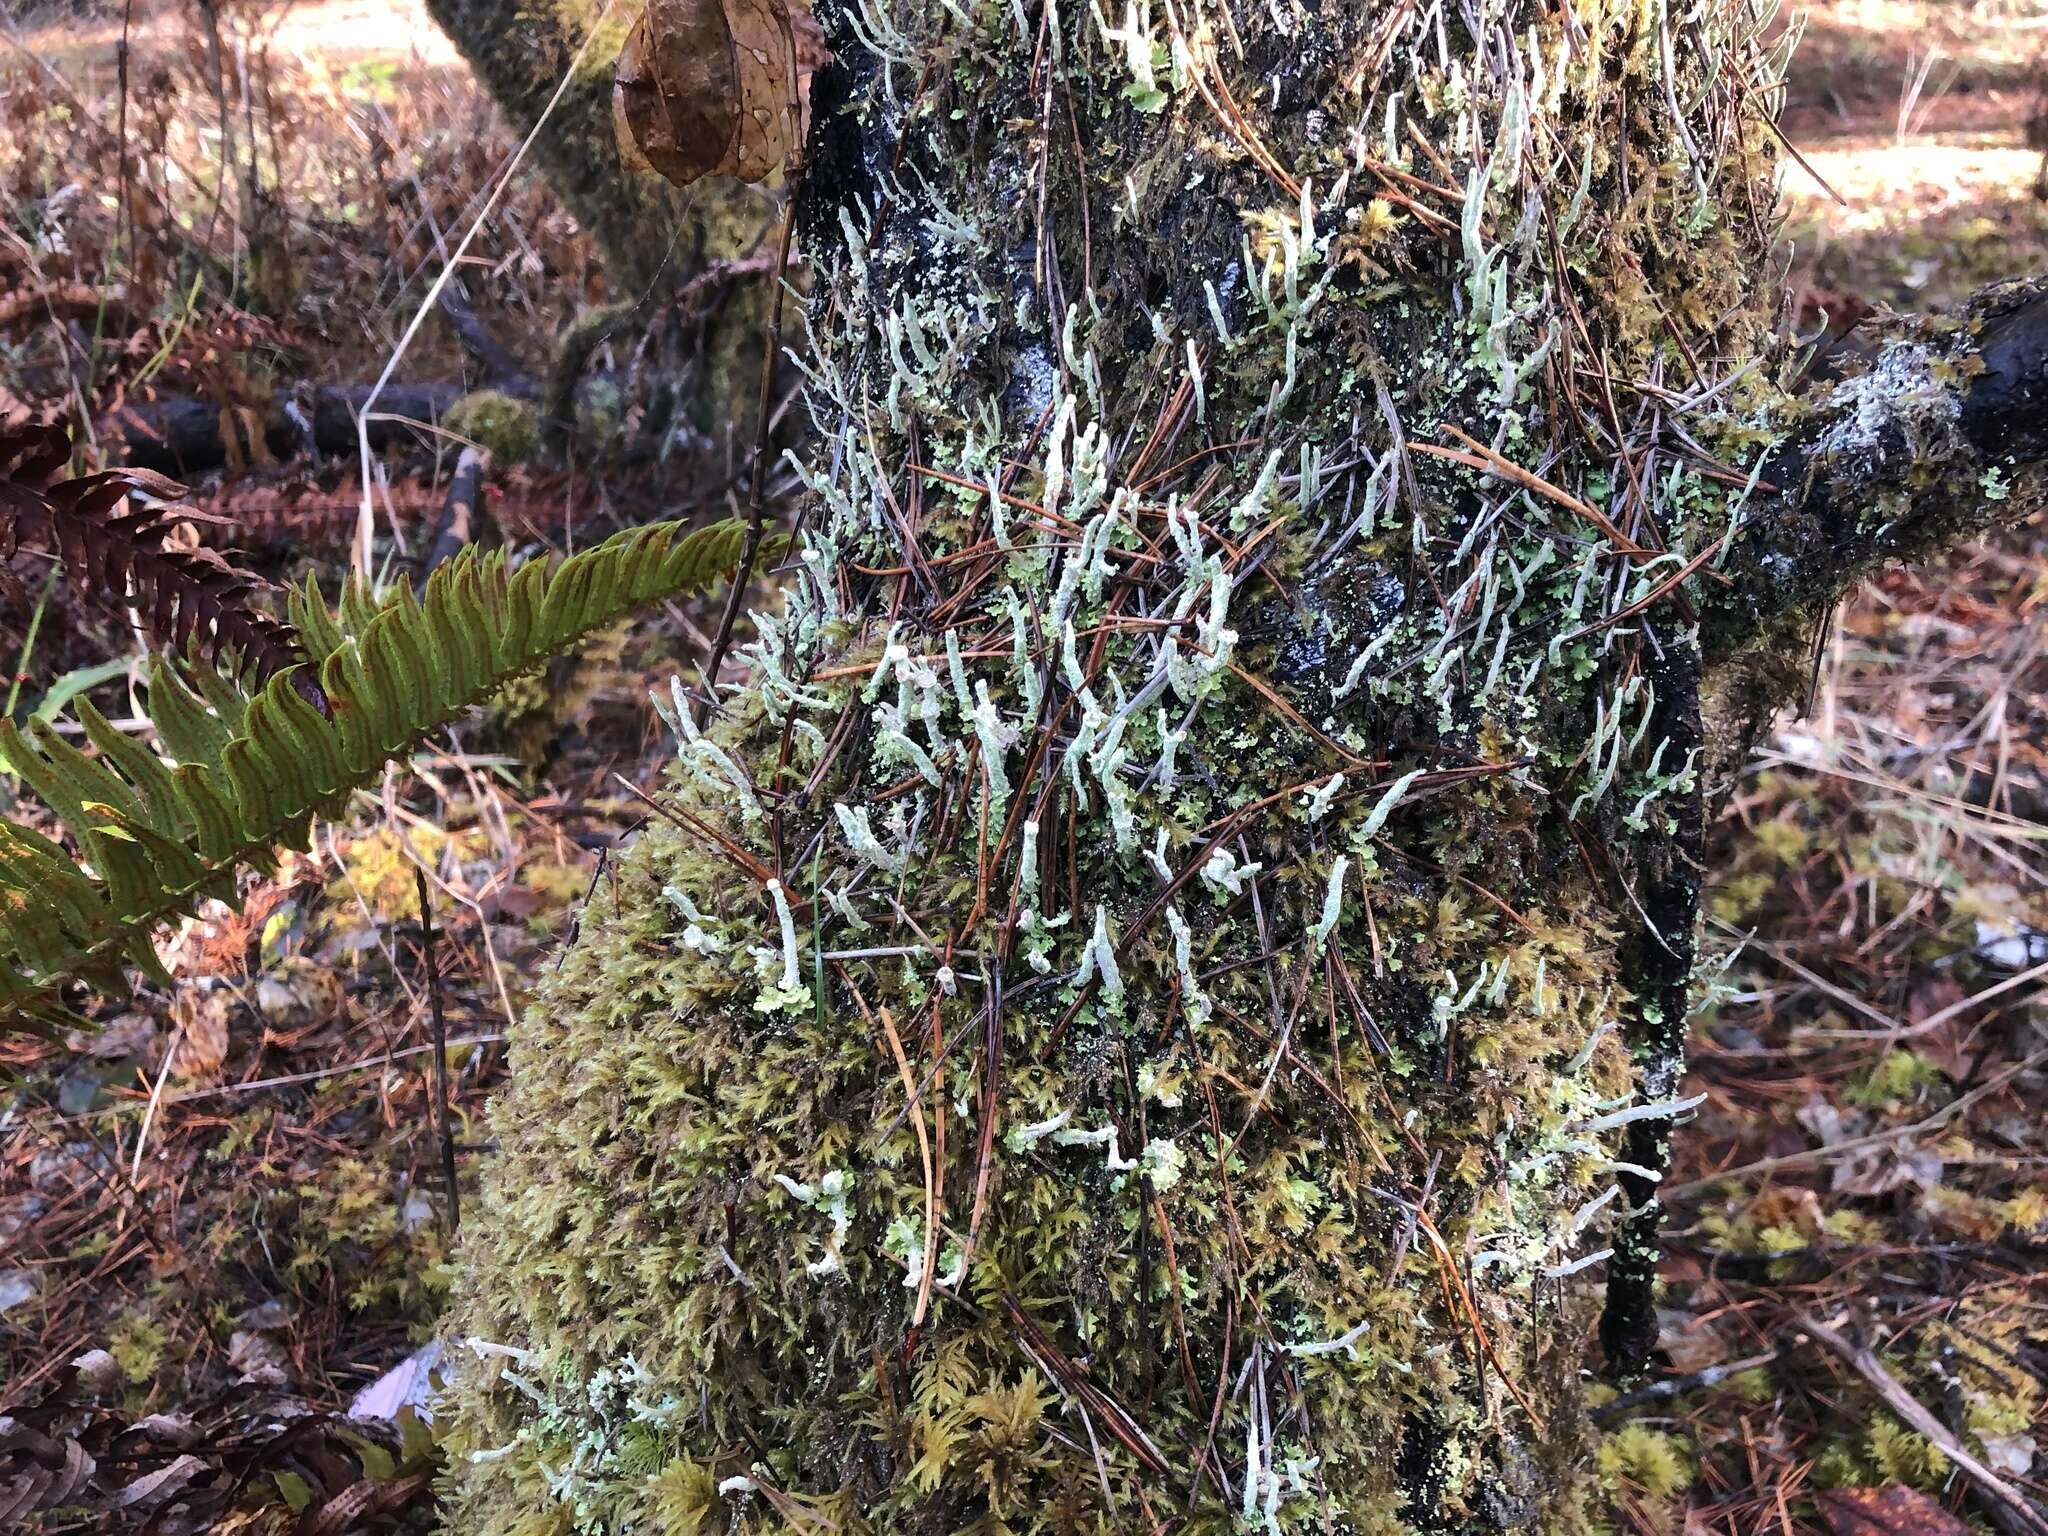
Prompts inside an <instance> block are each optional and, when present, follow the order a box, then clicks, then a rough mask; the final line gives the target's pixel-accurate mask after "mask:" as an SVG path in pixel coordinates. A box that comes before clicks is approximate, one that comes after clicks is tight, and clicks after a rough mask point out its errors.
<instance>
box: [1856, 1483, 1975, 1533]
mask: <svg viewBox="0 0 2048 1536" xmlns="http://www.w3.org/2000/svg"><path fill="white" fill-rule="evenodd" d="M1818 1503H1819V1505H1820V1513H1821V1518H1822V1519H1823V1520H1825V1521H1826V1522H1827V1528H1828V1536H1965V1533H1966V1532H1968V1530H1969V1529H1970V1528H1969V1527H1968V1526H1967V1525H1965V1524H1963V1522H1962V1521H1960V1520H1958V1519H1957V1518H1956V1517H1955V1516H1954V1515H1952V1514H1950V1513H1949V1512H1948V1511H1947V1510H1945V1509H1943V1508H1942V1507H1941V1506H1940V1505H1939V1504H1937V1503H1935V1502H1934V1500H1932V1499H1930V1498H1928V1497H1927V1495H1926V1494H1924V1493H1921V1492H1919V1491H1918V1490H1917V1489H1913V1488H1907V1487H1903V1486H1900V1485H1896V1484H1895V1485H1893V1486H1891V1487H1888V1488H1833V1489H1830V1490H1828V1491H1827V1492H1825V1493H1823V1494H1821V1495H1820V1498H1819V1500H1818Z"/></svg>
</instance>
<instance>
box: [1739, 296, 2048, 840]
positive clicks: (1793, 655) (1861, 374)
mask: <svg viewBox="0 0 2048 1536" xmlns="http://www.w3.org/2000/svg"><path fill="white" fill-rule="evenodd" d="M1858 340H1859V342H1861V343H1862V345H1861V346H1860V347H1859V352H1858V363H1857V365H1856V367H1855V370H1854V371H1850V370H1847V369H1845V370H1843V371H1842V372H1841V373H1840V374H1839V375H1837V376H1835V377H1832V378H1828V379H1826V380H1823V381H1820V382H1817V383H1815V384H1814V385H1813V386H1811V387H1810V388H1809V390H1808V391H1807V393H1806V395H1805V396H1804V397H1803V398H1802V399H1801V400H1799V401H1798V402H1797V403H1796V404H1795V406H1794V407H1793V409H1794V411H1795V412H1796V413H1797V414H1796V418H1795V424H1794V426H1793V428H1792V430H1791V431H1790V432H1789V433H1788V434H1787V435H1786V437H1785V438H1784V439H1783V440H1782V441H1781V442H1780V443H1779V444H1778V445H1777V446H1776V447H1775V448H1773V449H1772V450H1771V452H1770V453H1769V454H1768V455H1767V457H1766V459H1765V461H1764V465H1763V468H1762V472H1761V475H1760V483H1767V484H1769V485H1771V486H1773V487H1775V489H1774V490H1773V491H1771V492H1769V493H1766V494H1763V495H1760V496H1756V497H1752V498H1751V501H1750V504H1749V506H1748V508H1747V509H1746V510H1745V512H1744V517H1743V522H1742V524H1741V526H1740V527H1739V528H1738V530H1737V532H1736V536H1735V538H1734V541H1733V542H1732V544H1731V545H1730V547H1729V551H1728V557H1727V559H1726V561H1725V562H1724V563H1723V566H1722V571H1723V573H1724V574H1725V575H1726V576H1727V577H1728V578H1729V580H1728V581H1727V583H1726V584H1725V585H1718V586H1715V587H1713V588H1711V589H1709V590H1707V591H1705V592H1703V593H1702V594H1701V604H1702V606H1701V613H1700V644H1701V652H1702V657H1703V660H1704V662H1705V666H1706V674H1705V677H1704V680H1703V685H1702V688H1701V698H1700V708H1701V726H1702V734H1703V738H1704V746H1705V749H1706V757H1705V762H1704V765H1703V768H1704V777H1705V782H1706V786H1707V792H1708V796H1709V799H1710V801H1711V800H1718V799H1719V798H1721V796H1722V795H1723V794H1725V792H1726V791H1727V790H1728V789H1729V787H1730V786H1731V785H1732V784H1733V782H1734V779H1735V775H1736V774H1737V773H1739V772H1740V770H1741V768H1742V765H1743V763H1744V762H1745V761H1747V759H1748V757H1749V754H1750V751H1751V749H1752V748H1753V747H1754V745H1755V744H1756V742H1757V740H1758V738H1759V737H1760V736H1761V735H1762V733H1763V731H1764V729H1765V728H1766V727H1767V726H1768V725H1769V724H1770V721H1771V719H1772V717H1773V716H1774V715H1775V714H1776V713H1777V711H1778V710H1779V709H1781V708H1783V707H1784V706H1785V705H1786V704H1788V703H1790V702H1791V701H1792V700H1794V699H1796V698H1798V697H1800V696H1801V694H1802V693H1803V692H1804V691H1805V689H1806V688H1807V686H1808V684H1809V680H1810V676H1811V672H1812V655H1813V645H1814V639H1815V636H1816V635H1817V633H1818V632H1819V630H1820V627H1821V625H1822V624H1823V623H1824V622H1825V620H1826V618H1827V616H1828V614H1829V613H1830V612H1831V611H1832V610H1833V608H1834V605H1835V604H1836V602H1838V601H1839V600H1840V599H1841V597H1842V596H1843V594H1844V593H1846V592H1847V591H1848V590H1849V588H1850V587H1851V586H1852V585H1853V584H1854V583H1855V582H1856V581H1857V580H1858V579H1859V578H1861V577H1862V576H1864V575H1865V574H1867V573H1868V572H1870V571H1871V570H1873V569H1875V568H1876V567H1877V566H1879V565H1882V564H1884V563H1885V562H1887V561H1891V560H1906V559H1914V558H1918V557H1921V556H1924V555H1927V554H1929V553H1931V552H1932V551H1934V550H1935V549H1937V548H1939V547H1940V546H1942V545H1943V544H1946V543H1950V542H1954V541H1956V540H1958V539H1964V538H1968V537H1970V536H1972V535H1975V534H1980V533H1984V532H1986V531H1988V530H1990V529H1992V528H1994V527H1997V526H1999V525H2001V524H2007V523H2012V522H2017V521H2018V520H2019V519H2021V518H2023V517H2025V516H2026V515H2028V514H2029V513H2031V512H2033V511H2035V510H2036V509H2038V508H2040V507H2041V506H2043V505H2044V504H2048V280H2044V279H2034V280H2031V281H2027V282H2014V283H2003V284H1999V285H1997V286H1995V287H1991V288H1987V289H1984V290H1982V291H1981V292H1979V293H1977V294H1976V295H1974V296H1973V297H1972V298H1971V299H1970V300H1969V301H1968V302H1967V303H1966V304H1965V305H1964V306H1963V307H1962V308H1961V309H1960V310H1959V311H1957V312H1956V313H1953V314H1946V315H1932V316H1916V317H1911V318H1893V319H1890V320H1888V321H1886V322H1885V323H1883V324H1881V325H1879V326H1877V327H1875V328H1873V330H1872V332H1871V333H1870V334H1868V335H1866V336H1859V338H1858Z"/></svg>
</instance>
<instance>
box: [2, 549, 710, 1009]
mask: <svg viewBox="0 0 2048 1536" xmlns="http://www.w3.org/2000/svg"><path fill="white" fill-rule="evenodd" d="M745 542H746V527H745V525H744V524H743V523H741V522H739V521H737V520H728V521H726V522H721V523H715V524H712V525H710V526H708V527H704V528H698V529H695V530H686V529H684V528H683V527H682V526H681V525H679V524H676V523H657V524H654V525H652V526H650V527H646V528H640V529H634V530H630V531H628V532H625V533H621V534H619V535H617V536H615V537H614V538H612V539H610V540H609V541H607V542H606V543H604V544H602V545H600V546H598V547H596V548H594V549H589V550H585V551H584V552H583V553H581V554H578V555H574V556H572V557H570V558H569V559H567V560H565V561H563V562H561V563H560V564H559V565H555V566H553V567H552V568H550V567H549V565H548V564H547V563H546V562H540V561H536V562H530V563H528V564H526V565H524V566H521V567H520V568H519V569H518V570H517V571H513V570H511V569H509V568H508V566H507V564H506V562H505V559H504V557H503V556H502V554H499V553H496V552H493V553H490V554H484V555H478V554H477V552H476V551H475V550H473V549H472V550H466V551H464V552H463V553H462V554H461V555H459V556H457V557H456V558H455V559H454V560H451V561H449V562H448V563H447V564H446V565H444V566H442V567H441V568H440V569H438V570H437V571H435V573H434V575H433V577H432V578H431V579H430V580H429V581H428V583H427V587H426V591H425V593H424V594H423V595H421V596H419V597H415V596H414V594H413V591H412V588H411V587H410V586H409V585H401V586H400V587H399V588H398V589H397V590H396V591H395V592H393V593H392V594H391V595H390V596H388V597H386V598H385V599H383V600H382V601H381V602H380V601H376V600H373V599H372V598H371V597H370V595H369V594H368V593H367V592H366V591H365V590H364V589H363V588H361V587H360V586H358V585H355V584H351V585H350V587H349V588H348V590H346V591H344V593H343V594H342V600H341V604H340V609H339V615H338V616H337V615H336V613H334V612H332V611H330V609H329V608H328V605H327V603H326V601H325V600H324V599H323V598H322V597H321V595H320V592H319V589H318V587H317V586H315V585H314V583H313V581H312V580H311V578H308V580H307V583H306V585H305V586H304V587H302V588H295V589H293V590H292V591H291V594H290V600H289V605H288V607H289V618H290V622H291V625H292V627H293V629H294V630H295V631H296V638H297V640H298V643H299V645H300V646H302V647H303V648H304V650H305V653H306V654H307V656H308V657H309V658H310V661H309V663H308V664H306V665H305V666H304V667H300V666H293V667H289V668H287V669H286V670H283V671H279V672H276V673H274V674H273V675H271V676H270V677H269V678H268V679H267V680H266V681H265V682H263V683H262V684H261V685H260V686H258V687H257V688H255V690H254V691H253V692H245V691H244V690H243V689H242V688H241V687H240V686H239V685H238V684H237V683H236V682H235V681H234V680H233V679H232V677H231V676H230V675H229V674H228V673H225V672H223V671H222V670H220V669H219V668H216V667H214V666H211V665H208V664H205V663H204V662H201V661H198V660H197V659H195V660H194V662H193V664H192V665H191V666H190V667H189V668H188V669H186V672H187V675H189V677H190V678H191V685H189V686H188V684H187V683H186V681H185V680H184V678H183V677H181V675H180V673H179V671H178V670H175V669H173V668H172V667H171V666H169V665H167V664H165V663H164V662H162V661H161V660H158V661H154V662H153V663H152V664H151V667H150V671H149V677H148V690H149V710H148V712H149V715H150V718H151V720H152V721H153V723H154V724H155V726H156V731H157V746H158V749H159V750H157V751H152V750H151V749H150V748H149V747H148V746H146V745H144V744H143V743H141V742H139V741H137V740H136V739H135V738H133V737H131V736H129V735H127V734H126V733H125V732H123V731H120V730H118V729H116V728H115V727H114V726H113V725H112V724H110V723H109V722H108V721H107V719H106V718H105V717H104V716H103V715H101V714H100V712H99V711H98V710H96V709H94V708H93V706H92V705H91V703H90V702H89V701H85V700H81V701H80V702H79V704H78V706H77V709H76V714H77V717H78V724H79V725H80V727H82V729H83V732H84V736H85V739H86V741H87V743H88V744H89V745H90V747H91V748H92V749H93V750H92V751H91V752H87V751H84V750H81V748H79V747H78V746H75V745H73V744H72V742H71V741H69V740H67V739H66V738H65V736H64V735H62V734H60V733H59V732H58V731H56V730H54V729H52V728H51V726H50V725H48V724H46V723H43V722H34V723H32V724H31V727H30V729H29V731H28V732H27V733H23V732H22V731H20V730H18V729H17V728H16V726H15V725H14V723H13V722H12V721H0V756H4V759H5V760H6V761H7V762H8V763H9V764H10V765H11V766H12V767H13V768H14V769H15V771H16V772H17V773H18V774H19V775H20V776H21V778H22V779H23V780H24V782H25V783H26V784H27V785H28V787H29V788H30V789H32V790H33V791H34V792H35V793H36V795H37V796H38V797H39V798H40V799H41V800H42V801H43V803H44V804H45V805H47V806H48V807H49V808H50V810H51V811H53V812H54V813H55V814H56V816H57V817H58V819H59V820H60V821H62V823H63V825H64V828H65V831H66V833H67V834H68V836H69V838H70V841H71V844H72V847H73V848H74V849H75V850H76V853H77V858H76V859H74V857H73V855H72V853H71V852H70V851H67V850H66V849H65V848H64V847H63V846H62V845H60V844H59V843H56V842H54V841H52V840H51V839H49V838H47V837H44V836H42V835H41V834H40V833H38V832H36V831H35V830H34V829H33V828H31V827H28V826H25V825H22V824H21V823H18V822H14V821H0V1032H6V1031H9V1030H23V1029H34V1028H38V1027H47V1022H48V1010H49V1009H50V1008H51V1006H52V1004H53V1002H54V999H55V996H56V992H57V989H58V988H59V987H61V986H62V985H63V984H64V983H65V982H67V981H73V980H82V981H85V982H87V983H90V984H92V985H95V986H99V987H103V988H109V989H119V988H120V987H121V985H122V984H123V979H124V977H123V967H124V966H134V967H135V968H137V969H139V970H141V971H143V972H145V973H147V974H150V975H152V976H156V977H158V978H159V979H162V971H161V968H160V966H159V964H158V962H157V958H156V953H155V950H154V948H153V947H152V944H151V939H152V936H153V934H154V932H155V930H156V927H157V926H158V925H159V924H160V923H163V922H165V921H167V920H169V919H172V918H175V917H178V916H180V915H182V914H185V913H189V912H191V911H192V910H193V909H194V908H195V907H196V906H197V904H198V903H199V902H200V901H202V900H204V899H205V898H207V897H219V898H221V899H223V900H232V899H233V898H234V895H235V882H236V875H237V873H238V871H239V870H240V869H241V868H242V867H243V866H244V865H253V866H256V867H258V868H268V867H270V865H271V862H272V860H273V858H274V850H275V849H276V847H277V846H278V845H279V844H288V845H294V846H300V847H303V846H304V845H305V843H306V840H307V837H308V834H309V831H310V828H311V825H312V821H313V818H314V817H316V816H324V815H332V814H334V813H336V812H337V811H339V810H340V808H341V807H342V805H343V804H344V803H345V802H346V800H347V798H348V796H349V795H350V794H351V793H352V792H353V791H354V790H356V789H358V788H360V787H361V786H363V785H364V784H367V783H368V782H369V781H370V780H371V779H373V778H374V777H375V776H376V775H377V773H378V772H379V771H380V770H381V769H382V768H383V766H384V764H385V763H387V762H389V761H390V760H392V759H393V758H395V757H397V756H398V755H400V754H401V753H404V752H406V751H409V750H410V749H411V748H412V747H414V746H416V745H417V744H418V743H420V742H421V741H422V740H424V739H425V738H426V737H428V736H429V735H431V734H432V733H433V732H434V731H435V730H437V729H439V728H440V727H441V726H442V725H444V724H446V723H447V722H448V721H450V720H452V719H454V718H455V717H456V716H457V715H459V714H460V713H461V712H462V711H463V710H465V709H467V708H468V707H469V706H470V705H472V704H475V703H477V702H479V701H481V700H483V699H485V698H487V697H488V696H489V695H490V694H492V693H493V692H495V691H496V690H497V689H498V688H499V687H500V686H501V685H502V684H503V683H504V682H505V681H506V680H507V679H509V678H511V677H514V676H516V675H518V674H519V673H521V672H524V671H527V670H528V669H530V668H532V667H536V666H539V665H541V664H542V663H544V662H546V661H547V660H548V659H549V658H550V657H552V656H554V655H556V654H558V653H559V652H561V651H563V650H564V649H566V648H567V647H569V646H571V645H573V644H575V643H576V642H577V641H578V640H580V639H581V638H583V637H584V636H586V635H588V634H590V633H591V632H592V631H594V630H597V629H601V628H604V627H605V626H607V625H610V624H612V623H615V622H616V621H617V620H619V619H620V618H622V617H623V616H625V615H626V614H627V613H630V612H631V611H633V610H634V609H636V608H640V607H643V606H645V605H647V604H649V603H651V602H655V601H657V600H659V599H662V598H666V597H671V596H676V595H680V594H683V593H687V592H692V591H699V590H702V589H704V588H706V587H708V586H710V585H712V584H713V583H715V582H716V581H717V580H718V579H719V578H720V577H721V576H723V575H724V574H725V573H727V572H728V571H730V570H731V568H732V567H733V566H734V565H735V564H736V563H737V562H738V560H739V557H740V551H741V549H742V547H743V546H744V544H745ZM302 672H304V673H305V674H306V675H305V676H304V677H301V676H300V674H301V673H302ZM315 681H317V683H318V685H319V686H318V688H317V689H315V688H313V687H311V686H309V684H311V683H313V682H315ZM308 695H311V696H312V698H317V699H321V700H322V701H323V702H325V703H326V704H327V705H328V708H329V712H328V713H326V714H323V713H322V711H321V710H320V709H319V708H316V707H315V705H314V703H313V702H310V701H309V697H308ZM81 861H82V862H81Z"/></svg>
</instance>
